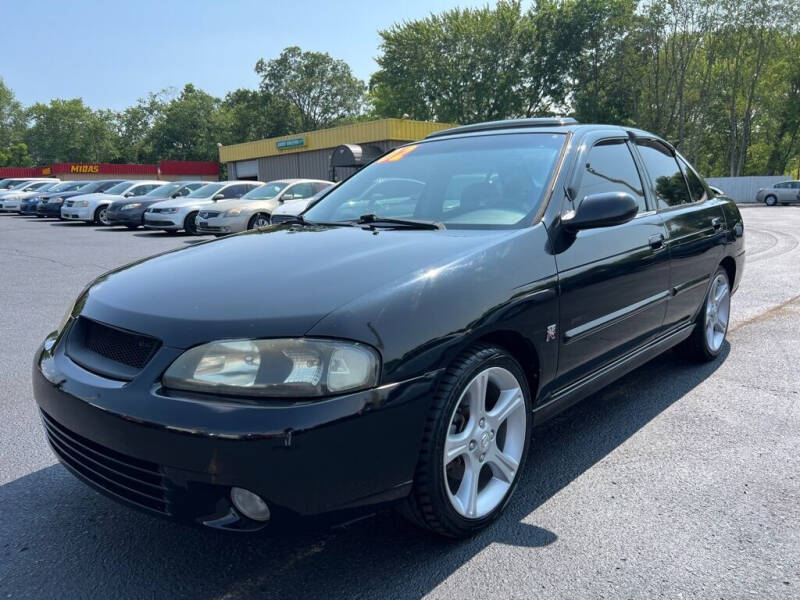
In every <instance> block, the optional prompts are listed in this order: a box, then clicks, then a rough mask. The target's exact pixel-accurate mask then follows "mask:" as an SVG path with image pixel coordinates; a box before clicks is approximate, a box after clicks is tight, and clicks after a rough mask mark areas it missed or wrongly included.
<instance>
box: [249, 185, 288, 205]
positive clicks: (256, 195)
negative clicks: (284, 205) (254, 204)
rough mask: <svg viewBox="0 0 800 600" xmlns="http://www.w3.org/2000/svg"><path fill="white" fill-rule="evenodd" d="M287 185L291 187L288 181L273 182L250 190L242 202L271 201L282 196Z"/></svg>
mask: <svg viewBox="0 0 800 600" xmlns="http://www.w3.org/2000/svg"><path fill="white" fill-rule="evenodd" d="M287 185H289V182H288V181H271V182H270V183H267V184H265V185H262V186H259V187H257V188H255V189H252V190H250V191H249V192H247V193H246V194H245V195H244V196H242V200H269V199H270V198H274V197H275V196H277V195H278V194H280V193H281V191H283V189H284V188H285V187H286V186H287Z"/></svg>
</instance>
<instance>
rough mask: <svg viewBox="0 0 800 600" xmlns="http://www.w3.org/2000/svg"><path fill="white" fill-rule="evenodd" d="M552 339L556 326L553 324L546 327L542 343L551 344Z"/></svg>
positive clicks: (554, 337) (554, 335) (554, 336)
mask: <svg viewBox="0 0 800 600" xmlns="http://www.w3.org/2000/svg"><path fill="white" fill-rule="evenodd" d="M554 339H556V326H555V324H553V325H548V326H547V334H546V335H545V338H544V341H545V342H552V341H553V340H554Z"/></svg>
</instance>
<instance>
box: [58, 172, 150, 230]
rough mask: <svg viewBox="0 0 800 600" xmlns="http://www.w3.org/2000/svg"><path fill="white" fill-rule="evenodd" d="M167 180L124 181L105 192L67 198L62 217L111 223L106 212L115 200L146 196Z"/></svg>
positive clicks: (62, 208) (88, 221) (72, 219)
mask: <svg viewBox="0 0 800 600" xmlns="http://www.w3.org/2000/svg"><path fill="white" fill-rule="evenodd" d="M165 183H166V182H165V181H137V180H132V181H123V182H122V183H118V184H117V185H115V186H114V187H110V188H108V189H107V190H106V191H105V192H101V193H94V194H83V195H81V196H74V197H72V198H70V199H69V200H66V201H65V202H64V204H63V206H62V207H61V218H62V219H66V220H68V221H86V222H87V223H95V224H97V225H110V223H109V221H108V218H107V217H106V212H107V211H108V205H109V204H111V203H112V202H114V201H115V200H122V199H123V198H133V197H137V196H144V195H145V194H146V193H147V192H149V191H151V190H154V189H156V188H157V187H160V186H162V185H164V184H165Z"/></svg>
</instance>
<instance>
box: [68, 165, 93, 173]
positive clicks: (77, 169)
mask: <svg viewBox="0 0 800 600" xmlns="http://www.w3.org/2000/svg"><path fill="white" fill-rule="evenodd" d="M69 172H70V173H99V172H100V165H70V166H69Z"/></svg>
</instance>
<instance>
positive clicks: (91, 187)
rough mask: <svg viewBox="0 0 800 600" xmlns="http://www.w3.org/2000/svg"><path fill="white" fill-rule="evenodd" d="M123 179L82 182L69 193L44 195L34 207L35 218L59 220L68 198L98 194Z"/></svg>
mask: <svg viewBox="0 0 800 600" xmlns="http://www.w3.org/2000/svg"><path fill="white" fill-rule="evenodd" d="M123 181H125V180H124V179H101V180H97V181H89V182H83V183H85V184H86V185H83V186H81V187H79V188H77V189H75V190H73V191H71V192H59V193H57V194H50V193H48V194H45V195H44V196H42V197H41V199H40V200H39V204H38V205H37V206H36V216H37V217H58V218H59V219H60V218H61V207H62V206H63V205H64V202H65V201H66V200H68V199H69V198H74V197H75V196H82V195H84V194H100V193H103V192H105V191H106V190H108V189H110V188H112V187H114V186H115V185H117V184H118V183H122V182H123Z"/></svg>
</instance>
